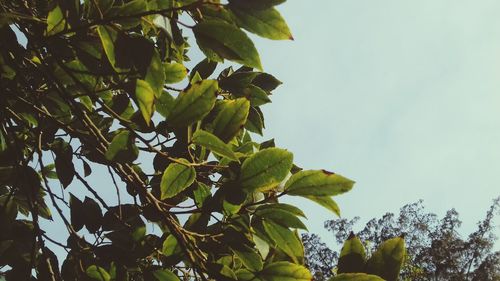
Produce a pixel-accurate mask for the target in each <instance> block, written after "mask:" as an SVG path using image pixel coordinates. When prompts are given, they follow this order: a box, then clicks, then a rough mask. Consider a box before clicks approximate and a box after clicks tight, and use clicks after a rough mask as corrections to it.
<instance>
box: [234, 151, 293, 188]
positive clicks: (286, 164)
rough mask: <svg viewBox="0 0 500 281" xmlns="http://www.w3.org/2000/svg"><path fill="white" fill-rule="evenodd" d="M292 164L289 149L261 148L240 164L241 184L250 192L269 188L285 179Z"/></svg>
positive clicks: (291, 155)
mask: <svg viewBox="0 0 500 281" xmlns="http://www.w3.org/2000/svg"><path fill="white" fill-rule="evenodd" d="M292 164H293V154H292V153H291V152H289V151H286V150H284V149H280V148H274V147H273V148H268V149H264V150H261V151H259V152H257V153H255V154H254V155H252V156H250V157H249V158H247V159H246V160H245V161H244V162H243V164H242V165H241V174H240V183H241V186H242V188H243V189H246V190H248V191H250V192H253V191H256V190H259V191H263V190H269V189H271V188H273V187H275V186H276V185H278V184H279V183H280V182H281V181H283V180H284V179H285V177H286V176H287V175H288V173H289V172H290V169H291V168H292Z"/></svg>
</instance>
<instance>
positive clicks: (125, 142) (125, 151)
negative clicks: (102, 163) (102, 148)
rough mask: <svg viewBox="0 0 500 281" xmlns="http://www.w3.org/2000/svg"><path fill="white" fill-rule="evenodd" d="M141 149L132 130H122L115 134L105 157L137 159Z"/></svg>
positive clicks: (130, 160)
mask: <svg viewBox="0 0 500 281" xmlns="http://www.w3.org/2000/svg"><path fill="white" fill-rule="evenodd" d="M138 155H139V149H138V148H137V146H136V145H135V143H134V138H133V137H132V133H131V132H130V131H125V130H124V131H120V132H119V133H118V134H116V135H115V137H114V138H113V140H112V141H111V143H110V144H109V146H108V149H107V150H106V154H105V157H106V159H107V160H109V161H117V162H132V161H134V160H135V159H137V156H138Z"/></svg>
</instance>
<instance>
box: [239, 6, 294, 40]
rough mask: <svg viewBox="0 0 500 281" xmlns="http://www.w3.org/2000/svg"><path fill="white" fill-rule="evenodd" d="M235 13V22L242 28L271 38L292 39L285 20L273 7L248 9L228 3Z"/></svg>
mask: <svg viewBox="0 0 500 281" xmlns="http://www.w3.org/2000/svg"><path fill="white" fill-rule="evenodd" d="M229 8H230V9H231V11H233V13H234V14H235V15H236V19H237V23H238V25H239V26H241V27H243V28H244V29H246V30H248V31H250V32H252V33H255V34H257V35H259V36H262V37H265V38H268V39H273V40H287V39H290V40H293V36H292V33H291V32H290V29H289V28H288V25H287V24H286V22H285V20H284V19H283V17H282V16H281V14H280V13H279V12H278V10H276V9H275V8H268V9H262V10H260V9H249V8H240V7H238V6H237V5H231V4H230V5H229Z"/></svg>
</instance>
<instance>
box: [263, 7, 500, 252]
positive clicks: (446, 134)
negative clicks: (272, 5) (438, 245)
mask: <svg viewBox="0 0 500 281" xmlns="http://www.w3.org/2000/svg"><path fill="white" fill-rule="evenodd" d="M278 8H279V10H280V11H281V13H282V15H283V16H284V17H285V18H286V19H287V22H288V23H289V25H290V28H291V29H292V32H293V35H294V37H295V41H293V42H283V41H281V42H270V41H268V40H260V39H259V40H256V45H257V47H258V49H259V51H260V53H261V57H262V61H263V65H264V70H265V71H268V72H270V73H272V74H274V75H276V76H277V77H278V78H279V79H280V80H281V81H283V82H284V84H283V85H282V86H281V87H280V88H278V89H277V90H276V91H275V95H273V104H271V105H266V106H264V114H265V116H266V126H267V130H266V131H265V135H266V136H267V137H275V138H276V140H277V144H278V146H281V147H285V148H287V149H289V150H291V151H292V152H294V155H295V160H296V162H297V164H299V165H301V166H302V167H304V168H307V169H311V168H315V169H317V168H325V169H328V170H331V171H334V172H337V173H340V174H342V175H344V176H347V177H349V178H351V179H353V180H355V181H356V182H357V183H356V185H355V187H354V189H353V190H352V191H351V192H349V193H348V194H346V195H343V196H340V197H337V198H336V199H337V200H336V201H337V202H338V203H339V205H340V207H341V211H342V214H343V216H344V217H347V218H352V217H354V216H361V218H362V220H368V219H370V218H372V217H375V216H377V217H379V216H381V215H382V214H384V213H385V212H387V211H391V212H398V211H399V208H400V207H402V206H403V205H404V204H406V203H411V202H415V201H417V200H418V199H424V205H425V206H426V207H427V210H428V211H432V212H435V213H437V214H438V215H440V216H442V215H443V214H444V212H445V211H446V210H448V209H450V208H456V209H457V210H458V212H459V213H460V218H461V219H462V221H463V228H462V230H463V231H464V232H467V233H468V232H470V231H472V228H473V227H474V226H475V223H476V222H477V221H478V220H479V219H481V218H482V217H483V216H484V214H485V213H486V211H487V208H488V207H489V206H490V204H491V201H492V199H493V198H495V197H497V196H499V195H500V17H498V11H499V10H500V2H499V1H493V0H483V1H461V0H460V1H441V0H428V1H401V0H394V1H386V0H383V1H371V0H366V1H337V0H322V1H320V0H316V1H298V0H291V1H288V2H286V3H285V4H283V5H281V6H279V7H278ZM293 202H294V203H297V204H300V206H301V207H303V208H304V209H306V211H307V214H309V217H310V218H309V220H308V226H309V227H310V230H311V231H312V232H321V233H322V234H325V233H326V232H325V231H323V221H324V220H327V219H329V218H331V217H332V216H331V215H330V213H328V211H326V210H325V211H324V210H323V209H321V208H320V207H316V206H315V205H314V204H313V203H308V202H307V201H305V200H298V201H293ZM496 223H497V224H500V221H499V220H498V217H497V220H496ZM498 229H499V228H497V233H498V234H500V232H499V231H498ZM324 237H325V238H329V239H327V240H326V241H325V242H328V240H330V241H331V240H332V239H331V235H324Z"/></svg>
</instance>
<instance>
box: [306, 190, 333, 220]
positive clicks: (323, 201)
mask: <svg viewBox="0 0 500 281" xmlns="http://www.w3.org/2000/svg"><path fill="white" fill-rule="evenodd" d="M304 198H307V199H309V200H311V201H313V202H316V203H318V204H319V205H320V206H323V207H325V208H326V209H328V210H330V211H332V212H333V213H334V214H336V215H337V216H339V217H340V208H339V206H338V205H337V202H335V201H334V200H333V199H332V198H331V197H329V196H313V195H306V196H304Z"/></svg>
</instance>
